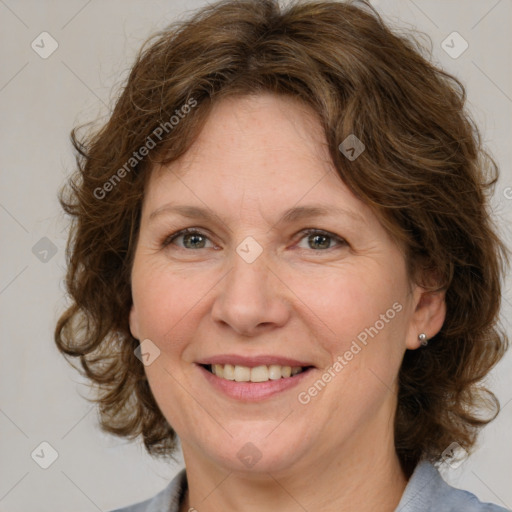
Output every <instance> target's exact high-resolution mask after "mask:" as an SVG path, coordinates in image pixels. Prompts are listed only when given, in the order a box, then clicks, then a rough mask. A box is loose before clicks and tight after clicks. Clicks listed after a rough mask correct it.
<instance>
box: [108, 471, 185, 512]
mask: <svg viewBox="0 0 512 512" xmlns="http://www.w3.org/2000/svg"><path fill="white" fill-rule="evenodd" d="M186 489H187V475H186V473H185V469H182V470H181V471H180V472H179V473H178V474H177V475H176V476H175V477H174V478H173V480H172V481H171V482H170V483H169V485H168V486H167V487H166V488H165V489H163V490H162V491H160V492H159V493H158V494H157V495H156V496H153V497H152V498H149V499H148V500H145V501H142V502H140V503H136V504H134V505H129V506H128V507H124V508H118V509H116V510H112V511H111V512H179V507H180V501H181V498H182V497H183V494H184V492H185V491H186Z"/></svg>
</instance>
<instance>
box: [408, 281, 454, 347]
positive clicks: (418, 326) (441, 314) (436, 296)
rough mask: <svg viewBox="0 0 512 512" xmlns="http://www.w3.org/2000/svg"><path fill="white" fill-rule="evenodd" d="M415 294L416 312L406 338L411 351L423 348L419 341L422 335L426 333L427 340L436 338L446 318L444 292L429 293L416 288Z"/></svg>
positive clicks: (423, 289)
mask: <svg viewBox="0 0 512 512" xmlns="http://www.w3.org/2000/svg"><path fill="white" fill-rule="evenodd" d="M413 294H414V302H413V305H415V310H414V313H413V314H412V318H411V322H410V324H409V331H408V333H407V338H406V346H407V348H408V349H409V350H415V349H417V348H419V347H420V346H421V343H420V340H419V339H418V336H419V335H420V334H421V333H425V334H426V335H427V339H430V338H432V337H433V336H435V335H436V334H437V333H438V332H439V331H440V330H441V327H442V326H443V323H444V320H445V317H446V301H445V291H444V290H443V291H429V290H426V289H425V288H422V287H420V286H416V288H415V290H414V292H413Z"/></svg>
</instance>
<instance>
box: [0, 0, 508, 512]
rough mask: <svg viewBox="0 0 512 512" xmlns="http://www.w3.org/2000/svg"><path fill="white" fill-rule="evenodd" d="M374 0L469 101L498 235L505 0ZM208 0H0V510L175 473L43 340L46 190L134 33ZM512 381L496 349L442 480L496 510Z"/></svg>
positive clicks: (53, 259) (105, 107) (97, 503)
mask: <svg viewBox="0 0 512 512" xmlns="http://www.w3.org/2000/svg"><path fill="white" fill-rule="evenodd" d="M374 3H375V5H376V6H377V7H378V9H379V10H380V11H381V12H382V14H383V15H384V16H385V18H386V19H387V20H388V21H390V22H391V23H393V24H398V25H399V26H400V27H403V29H404V30H406V29H409V28H412V27H416V28H418V29H419V30H421V31H424V32H426V33H427V34H428V35H429V36H430V37H431V39H432V43H433V49H434V59H435V61H436V62H437V63H438V64H440V65H441V66H443V67H444V68H445V69H447V70H448V71H449V72H451V73H453V74H455V75H457V76H458V77H460V78H461V79H462V81H463V83H464V84H465V85H466V86H467V91H468V99H469V108H470V109H471V111H472V113H473V115H474V117H475V119H476V121H477V123H478V124H479V126H480V127H481V130H482V133H483V137H484V140H485V142H486V144H487V146H488V148H489V149H490V150H491V152H492V154H493V155H494V156H495V157H496V159H497V161H498V163H499V164H500V166H501V169H502V174H501V178H500V182H499V183H498V185H497V187H496V191H495V195H494V200H493V208H494V210H495V215H496V217H497V220H498V223H499V225H500V226H501V228H502V229H503V232H504V235H505V236H506V237H507V239H508V240H509V241H510V239H511V237H510V231H509V230H508V226H509V225H510V224H511V219H512V173H511V169H510V162H511V155H510V146H511V144H510V142H511V140H512V139H511V119H512V116H511V111H512V99H511V97H512V87H511V85H512V84H511V82H512V76H511V75H512V73H511V64H512V59H511V55H510V53H511V47H512V44H511V43H512V40H511V39H512V37H511V28H512V24H511V21H512V1H511V0H451V1H435V0H414V1H412V0H398V1H385V0H380V1H376V2H374ZM205 4H206V2H205V1H200V0H194V1H184V0H176V1H170V0H166V1H163V0H149V1H135V0H129V1H127V0H106V1H101V2H100V1H99V0H89V1H86V0H71V1H69V0H68V1H64V0H45V1H42V0H41V1H39V0H19V1H15V0H0V43H1V44H0V55H1V63H2V64H1V67H0V111H1V122H0V162H1V167H0V169H1V174H0V176H1V188H0V232H1V237H2V238H1V247H2V249H1V265H0V315H1V317H0V328H1V332H0V335H1V343H2V344H1V347H2V350H1V357H0V378H1V388H0V432H1V434H0V461H1V464H0V512H6V511H9V512H21V511H23V512H26V511H28V510H33V511H41V512H43V511H45V512H46V511H48V512H50V511H52V512H56V511H66V510H68V511H69V510H75V511H83V512H88V511H97V510H109V509H111V508H115V507H117V506H121V505H126V504H129V503H133V502H136V501H139V500H142V499H144V498H146V497H148V496H150V495H153V494H155V493H156V492H157V491H159V490H160V489H161V488H163V487H164V486H165V485H166V484H167V482H168V481H169V479H170V478H172V476H173V475H174V474H175V473H176V472H177V470H178V469H179V467H180V461H178V462H177V464H175V465H167V464H164V463H161V462H156V461H154V460H152V459H151V458H150V457H148V456H147V455H146V454H145V452H144V450H143V448H142V446H141V444H140V443H134V444H130V443H128V442H126V441H124V440H121V439H117V438H114V437H111V436H107V435H105V434H102V433H101V432H100V431H99V429H98V427H97V420H96V411H95V409H94V408H93V407H92V406H91V404H90V403H88V402H87V401H86V400H85V399H83V398H81V397H80V395H82V396H87V393H88V392H87V387H86V386H85V384H84V382H82V380H81V378H80V377H79V376H78V374H77V373H76V372H75V371H73V369H72V368H70V367H69V366H68V364H67V363H66V362H65V361H64V360H63V358H62V357H61V356H60V354H58V352H57V350H56V349H55V348H54V344H53V329H54V324H55V321H56V319H57V317H58V314H59V312H60V311H61V310H62V308H63V306H64V304H65V299H64V294H63V285H62V277H63V274H64V262H65V257H64V249H65V241H66V221H65V219H64V217H63V215H62V214H61V212H60V209H59V206H58V203H57V199H56V193H57V190H58V188H59V187H60V186H61V185H62V184H63V182H64V180H65V178H66V176H68V175H69V173H70V172H71V170H72V168H73V164H74V160H73V154H72V152H71V146H70V143H69V139H68V135H69V131H70V129H71V128H72V127H73V126H74V125H76V124H77V123H81V122H84V121H91V120H96V119H98V118H99V117H100V116H106V115H107V114H108V112H109V106H110V105H112V102H113V99H114V98H115V91H116V90H118V87H119V86H120V84H121V83H122V81H123V80H124V79H125V78H126V75H127V72H128V70H129V67H130V63H131V62H132V59H133V56H134V54H135V52H136V51H137V50H138V48H139V47H140V45H141V43H142V42H143V41H144V39H145V38H146V37H147V36H149V35H150V34H151V33H153V32H154V31H155V30H158V29H160V28H163V27H164V26H165V25H166V24H168V23H169V22H170V21H171V20H174V19H176V18H177V17H183V16H186V12H187V11H190V10H193V9H195V8H196V7H199V6H202V5H205ZM43 31H46V32H48V33H49V34H51V36H52V37H53V38H54V39H55V40H56V41H57V43H58V45H59V46H58V48H57V50H56V51H55V52H54V53H53V54H52V55H51V56H49V57H48V58H45V59H44V58H41V56H40V55H38V53H36V51H34V50H33V49H32V47H31V43H32V41H34V40H35V41H36V44H37V42H38V41H40V38H38V36H39V34H41V32H43ZM453 31H457V32H459V33H460V34H461V35H462V37H463V38H464V39H465V40H466V41H467V42H468V44H469V47H468V49H467V50H466V51H465V52H464V53H463V54H462V55H460V56H459V57H458V58H456V59H454V58H452V57H450V56H449V55H448V54H447V53H446V52H445V51H444V50H443V48H442V47H441V43H442V41H443V40H445V39H446V37H447V36H448V35H449V34H451V33H452V32H453ZM45 37H47V36H45ZM45 41H46V44H45V51H47V50H48V49H49V48H50V40H49V39H45ZM454 44H455V43H454ZM457 44H458V43H457ZM39 45H40V46H41V43H39ZM456 48H457V46H456ZM42 50H43V49H42V48H41V49H40V51H42ZM507 230H508V231H507ZM45 237H46V238H45ZM45 251H46V252H45ZM510 283H511V281H510V276H509V278H508V281H507V283H506V295H505V304H504V310H503V322H504V325H505V327H506V329H507V331H508V333H509V334H510V333H511V331H512V329H511V323H510V320H508V319H509V318H511V312H512V311H511V306H510V300H511V298H512V296H511V295H512V294H511V291H510V288H511V287H510ZM511 383H512V354H511V353H509V354H508V355H507V356H506V358H505V359H504V360H503V361H502V362H501V363H500V364H499V366H498V367H497V368H496V369H495V371H493V372H492V374H491V376H490V378H489V384H490V385H491V386H492V388H493V389H494V390H495V391H496V393H497V395H498V397H499V398H500V400H501V402H502V405H503V411H502V413H501V415H500V416H499V418H498V419H497V420H496V421H495V422H494V423H492V424H491V425H490V426H489V427H487V428H486V429H485V430H484V432H483V434H482V435H481V437H480V442H479V448H478V450H477V451H476V453H475V454H474V455H473V456H471V457H470V458H469V459H468V460H467V461H466V462H464V463H463V464H462V465H461V466H459V467H458V468H450V467H448V466H446V469H445V470H444V471H443V474H444V475H445V478H446V479H447V480H449V481H450V482H451V483H453V484H454V485H456V486H459V487H463V488H465V489H467V490H470V491H471V492H473V493H475V494H476V495H477V496H479V497H480V498H481V499H482V500H486V501H493V502H496V503H498V504H501V505H502V506H507V507H508V508H510V507H512V486H511V485H510V483H511V475H512V462H511V461H512V434H511V432H512V386H511ZM43 441H46V442H48V443H50V445H51V446H52V447H53V449H55V450H56V453H58V458H57V459H56V460H55V462H54V463H53V464H52V465H51V466H50V467H49V468H48V469H42V468H41V467H39V465H38V464H36V462H35V461H34V460H33V458H32V457H31V453H32V452H33V451H34V450H35V449H36V448H37V450H36V451H35V455H34V459H36V460H38V461H39V462H40V463H43V462H44V460H43V459H45V458H46V462H49V459H48V457H49V453H50V452H51V450H50V451H49V450H48V449H44V448H38V447H39V445H40V443H41V442H43ZM454 441H456V440H454ZM41 449H43V452H41ZM37 453H39V458H38V457H37ZM42 454H44V455H42Z"/></svg>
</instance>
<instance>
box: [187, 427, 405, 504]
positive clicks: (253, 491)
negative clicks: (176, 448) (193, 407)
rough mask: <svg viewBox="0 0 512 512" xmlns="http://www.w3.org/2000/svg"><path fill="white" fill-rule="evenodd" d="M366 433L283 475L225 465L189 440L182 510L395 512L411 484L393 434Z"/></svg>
mask: <svg viewBox="0 0 512 512" xmlns="http://www.w3.org/2000/svg"><path fill="white" fill-rule="evenodd" d="M361 434H362V438H363V439H362V440H366V443H364V442H363V444H361V443H359V442H353V443H348V444H349V446H348V447H346V449H341V450H340V451H339V452H337V453H339V455H338V456H335V457H331V458H325V457H321V458H320V459H317V460H312V461H309V463H308V464H304V465H303V467H300V465H294V467H293V468H292V469H291V470H289V471H286V472H279V473H271V472H260V473H240V472H235V471H229V470H227V469H226V468H222V469H221V468H219V467H218V466H217V465H215V464H213V463H212V462H211V460H205V459H204V458H200V457H199V456H198V454H197V453H194V450H191V449H190V447H187V446H186V445H185V444H184V445H183V453H184V456H185V462H186V467H187V479H188V488H189V490H188V492H187V495H186V498H185V500H184V503H183V506H182V512H183V511H188V510H190V509H192V510H194V509H196V510H197V511H199V512H213V511H216V510H223V511H226V512H231V511H238V510H244V512H256V511H258V512H259V511H261V510H266V509H268V510H279V511H280V512H291V511H292V510H293V511H296V510H308V511H309V512H317V511H318V512H320V511H322V512H334V511H336V512H348V511H353V510H358V512H370V511H374V510H380V511H382V512H392V511H394V510H395V508H396V506H397V505H398V502H399V501H400V498H401V496H402V494H403V491H404V489H405V487H406V484H407V479H406V477H405V475H404V474H403V472H402V469H401V467H400V463H399V460H398V457H397V456H396V453H395V451H394V444H393V442H392V435H390V436H388V437H390V438H391V439H373V442H369V441H368V440H369V439H372V438H371V437H370V438H368V437H367V434H368V432H366V433H361ZM352 441H354V440H352ZM381 443H382V444H381ZM382 447H383V448H382Z"/></svg>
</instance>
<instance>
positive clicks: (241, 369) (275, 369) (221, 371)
mask: <svg viewBox="0 0 512 512" xmlns="http://www.w3.org/2000/svg"><path fill="white" fill-rule="evenodd" d="M211 371H212V373H213V374H214V375H216V376H217V377H220V378H221V379H226V380H234V381H236V382H267V381H268V380H279V379H281V378H285V379H286V378H288V377H293V376H294V375H297V374H299V373H301V372H302V371H304V370H303V368H302V367H300V366H293V367H292V366H280V365H278V364H272V365H270V366H265V365H261V366H255V367H254V368H249V367H248V366H241V365H236V366H233V365H232V364H214V365H212V366H211Z"/></svg>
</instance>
